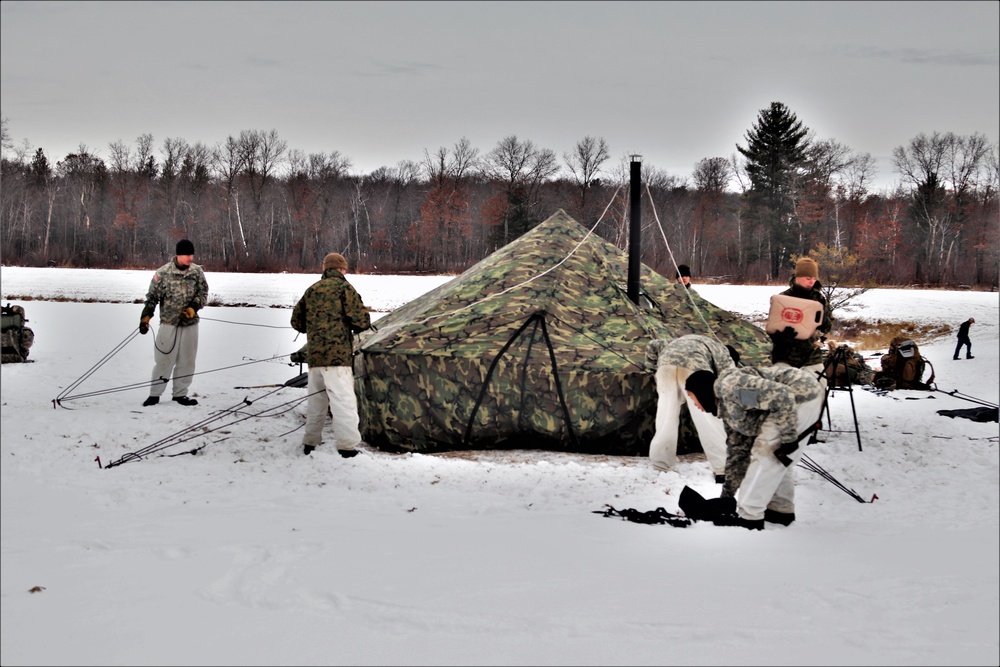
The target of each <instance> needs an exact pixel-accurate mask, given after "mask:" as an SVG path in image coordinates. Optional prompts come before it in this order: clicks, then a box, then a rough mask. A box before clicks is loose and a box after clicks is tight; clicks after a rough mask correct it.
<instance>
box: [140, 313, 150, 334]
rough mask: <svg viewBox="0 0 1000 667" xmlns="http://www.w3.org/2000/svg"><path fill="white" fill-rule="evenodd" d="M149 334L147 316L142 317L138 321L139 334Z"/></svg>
mask: <svg viewBox="0 0 1000 667" xmlns="http://www.w3.org/2000/svg"><path fill="white" fill-rule="evenodd" d="M148 332H149V315H143V317H142V319H141V320H139V333H141V334H142V335H146V334H147V333H148Z"/></svg>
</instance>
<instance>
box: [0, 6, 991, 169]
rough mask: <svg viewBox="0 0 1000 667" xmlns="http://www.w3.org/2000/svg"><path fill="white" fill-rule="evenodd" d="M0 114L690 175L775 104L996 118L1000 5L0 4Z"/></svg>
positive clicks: (928, 121)
mask: <svg viewBox="0 0 1000 667" xmlns="http://www.w3.org/2000/svg"><path fill="white" fill-rule="evenodd" d="M0 8H2V21H0V29H2V40H0V48H2V58H0V67H2V76H0V84H2V91H0V112H2V114H3V115H4V116H5V117H6V118H7V119H8V130H9V132H10V135H11V138H12V139H13V140H14V142H15V143H16V144H21V142H22V141H23V140H27V141H28V142H29V144H30V145H31V147H32V149H34V148H38V147H41V148H43V149H44V150H45V152H46V154H47V155H48V156H49V158H50V160H52V161H53V162H55V161H58V160H61V159H62V158H63V157H65V155H66V154H67V153H69V152H73V151H75V150H76V149H77V147H79V146H80V144H84V145H86V146H87V147H88V148H89V149H91V151H92V152H95V153H96V154H98V155H100V156H101V157H104V158H107V156H108V154H109V150H108V144H109V143H110V142H112V141H116V140H122V141H124V142H126V143H127V144H129V145H131V146H134V145H135V140H136V138H137V137H139V136H140V135H142V134H145V133H149V134H152V135H153V139H154V143H155V146H156V148H157V153H158V152H159V148H160V147H161V146H162V144H163V140H164V139H166V138H168V137H169V138H180V139H185V140H187V141H188V142H189V143H194V142H202V143H205V144H207V145H209V146H213V145H215V144H216V143H218V142H221V141H224V140H225V139H226V137H227V136H229V135H234V136H235V135H238V134H239V133H240V131H241V130H264V131H269V130H272V129H273V130H276V131H277V132H278V135H279V136H280V137H281V138H282V139H284V140H285V141H287V142H288V147H289V148H297V149H301V150H303V151H305V152H306V153H316V152H326V153H330V152H332V151H339V152H340V153H341V154H342V155H345V156H347V157H348V158H350V159H351V161H352V164H353V169H352V171H353V172H355V173H367V172H370V171H372V170H374V169H376V168H378V167H379V166H383V165H385V166H394V165H395V164H396V163H397V162H399V161H400V160H414V161H420V160H421V159H422V158H423V156H424V151H425V150H427V151H429V152H434V151H435V150H436V149H437V148H438V147H441V146H445V147H448V148H451V147H452V146H453V145H454V144H455V143H456V142H457V141H458V140H459V139H461V138H462V137H467V138H468V139H469V140H470V142H471V143H472V145H473V146H474V147H476V148H478V149H479V150H480V151H481V152H483V153H486V152H488V151H489V150H491V149H492V148H493V147H494V146H495V145H496V144H497V142H498V141H499V140H500V139H502V138H503V137H505V136H507V135H511V134H514V135H517V137H518V138H519V139H522V140H523V139H529V140H531V141H532V142H534V143H535V144H536V145H537V146H540V147H543V148H549V149H552V150H553V151H555V153H556V155H558V156H559V157H560V163H561V162H562V159H561V158H562V155H563V154H564V153H566V152H568V151H571V150H572V149H573V147H574V145H575V144H576V142H578V141H579V140H580V139H582V138H583V137H585V136H587V135H590V136H593V137H601V138H604V139H605V140H606V141H607V142H608V145H609V147H610V149H611V154H612V156H613V158H614V159H615V161H617V160H619V159H622V158H624V157H625V156H627V155H629V154H633V153H635V154H640V155H642V156H643V162H644V163H645V164H647V165H649V166H653V167H657V168H660V169H664V170H666V171H667V172H669V173H671V174H675V175H678V176H682V177H689V176H690V174H691V171H692V168H693V167H694V164H695V163H696V162H698V161H699V160H701V159H703V158H707V157H726V158H728V157H729V156H731V155H732V154H733V153H734V152H735V150H736V144H737V143H739V144H741V145H745V144H746V140H745V134H746V132H747V130H748V129H749V128H750V127H751V125H752V124H753V122H754V121H755V120H756V118H757V113H758V112H759V111H760V110H761V109H764V108H766V107H767V106H769V105H770V103H771V102H773V101H778V102H783V103H784V104H786V105H787V106H788V107H789V108H790V109H791V110H792V111H793V112H794V113H795V114H796V115H797V116H798V117H799V119H800V120H801V121H803V123H805V125H806V126H808V127H809V128H810V129H812V130H814V131H815V135H816V138H818V139H834V140H836V141H838V142H840V143H842V144H844V145H846V146H848V147H850V148H851V149H853V150H854V151H856V152H858V153H870V154H871V155H872V156H873V157H874V158H875V159H876V160H877V168H878V170H879V175H878V178H877V180H876V183H875V185H876V187H877V188H878V187H889V186H891V185H892V184H893V183H895V182H896V181H898V176H896V175H895V174H894V173H893V172H892V166H891V162H890V155H891V152H892V149H893V148H894V147H896V146H900V145H904V144H906V143H907V142H908V141H909V140H910V139H911V138H913V137H915V136H916V135H918V134H919V133H921V132H923V133H928V134H929V133H931V132H935V131H939V132H954V133H956V134H960V135H968V134H972V133H974V132H979V133H982V134H984V135H986V136H987V137H988V139H989V140H990V141H991V142H996V141H997V138H998V133H1000V27H998V26H1000V3H998V2H996V1H995V0H989V1H985V2H649V1H643V2H627V1H618V2H287V1H285V2H188V1H185V2H148V1H147V2H10V1H8V0H4V1H3V2H0Z"/></svg>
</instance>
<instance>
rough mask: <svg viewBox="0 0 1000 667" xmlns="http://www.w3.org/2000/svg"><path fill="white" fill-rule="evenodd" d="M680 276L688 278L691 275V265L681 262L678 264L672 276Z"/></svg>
mask: <svg viewBox="0 0 1000 667" xmlns="http://www.w3.org/2000/svg"><path fill="white" fill-rule="evenodd" d="M681 276H687V277H688V278H690V277H691V267H690V266H688V265H687V264H681V265H680V266H678V267H677V275H676V276H674V277H675V278H680V277H681Z"/></svg>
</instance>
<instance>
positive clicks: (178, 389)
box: [149, 322, 198, 398]
mask: <svg viewBox="0 0 1000 667" xmlns="http://www.w3.org/2000/svg"><path fill="white" fill-rule="evenodd" d="M197 357H198V325H197V324H192V325H190V326H186V327H179V326H176V325H173V324H164V323H163V322H160V328H159V329H157V330H156V339H155V340H154V341H153V362H154V364H153V374H152V378H151V379H152V382H153V384H151V385H150V387H149V395H150V396H162V395H163V392H164V391H166V389H167V380H169V379H171V373H172V374H173V381H174V386H173V397H174V398H180V397H181V396H187V393H188V388H189V387H190V386H191V380H192V379H193V376H194V363H195V360H196V359H197Z"/></svg>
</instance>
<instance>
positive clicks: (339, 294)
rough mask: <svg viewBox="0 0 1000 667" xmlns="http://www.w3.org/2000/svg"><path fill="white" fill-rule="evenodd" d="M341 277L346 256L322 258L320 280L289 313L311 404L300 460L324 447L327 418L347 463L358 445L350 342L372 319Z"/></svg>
mask: <svg viewBox="0 0 1000 667" xmlns="http://www.w3.org/2000/svg"><path fill="white" fill-rule="evenodd" d="M345 273H347V260H346V259H344V256H343V255H341V254H340V253H336V252H331V253H330V254H328V255H327V256H326V257H324V258H323V277H322V278H321V279H320V280H319V281H317V282H315V283H313V284H312V285H310V286H309V289H307V290H306V292H305V294H303V295H302V298H301V299H299V301H298V303H296V304H295V307H294V308H293V309H292V320H291V324H292V328H293V329H295V330H296V331H298V332H299V333H304V334H306V336H307V340H306V347H305V356H306V363H307V364H309V373H308V377H309V380H308V384H307V387H306V391H308V392H309V402H308V403H307V405H306V428H305V433H304V434H303V436H302V452H303V454H311V453H312V452H313V450H315V449H316V448H317V447H319V446H320V445H321V444H323V427H324V425H325V422H326V417H327V414H330V416H331V417H332V421H333V429H332V430H333V439H334V442H335V447H336V448H337V453H339V454H340V455H341V456H343V457H344V458H350V457H352V456H354V455H356V454H357V453H358V445H360V444H361V431H360V430H359V425H360V416H359V415H358V399H357V395H356V394H355V393H354V372H353V368H352V366H353V363H354V361H353V360H354V353H353V336H354V334H357V333H360V332H362V331H364V330H365V329H368V328H369V327H370V326H371V315H370V314H369V312H368V308H367V307H366V306H365V304H364V302H363V301H362V300H361V295H360V294H358V292H357V290H355V289H354V286H353V285H351V283H349V282H348V281H347V278H346V276H345V275H344V274H345Z"/></svg>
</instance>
